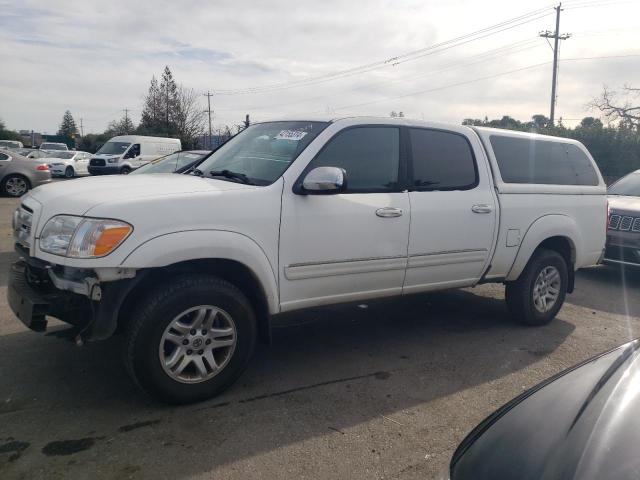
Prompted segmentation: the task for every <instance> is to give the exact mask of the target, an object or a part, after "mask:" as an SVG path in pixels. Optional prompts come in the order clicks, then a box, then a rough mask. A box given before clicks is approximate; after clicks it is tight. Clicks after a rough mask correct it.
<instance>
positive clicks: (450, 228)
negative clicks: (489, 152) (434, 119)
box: [403, 127, 496, 293]
mask: <svg viewBox="0 0 640 480" xmlns="http://www.w3.org/2000/svg"><path fill="white" fill-rule="evenodd" d="M408 137H409V138H408V149H409V152H410V159H411V161H410V164H409V183H410V185H411V186H410V192H409V200H410V203H411V229H410V235H409V250H408V256H409V259H408V265H407V274H406V278H405V282H404V288H403V293H412V292H418V291H424V290H430V289H435V288H446V287H458V286H466V285H472V284H474V283H475V282H476V281H477V280H478V279H480V277H481V276H482V274H483V272H484V270H485V269H486V268H487V266H488V265H487V264H488V260H489V256H490V252H491V247H492V245H493V239H494V235H495V228H496V202H495V197H494V194H493V192H492V190H491V182H490V176H489V175H490V174H489V170H488V165H487V161H486V159H485V156H484V150H483V149H482V146H481V144H480V141H479V140H478V138H477V137H476V136H475V135H473V134H472V133H471V132H469V131H467V129H464V128H463V127H460V129H457V128H456V127H452V128H451V130H442V129H429V128H415V127H409V132H408Z"/></svg>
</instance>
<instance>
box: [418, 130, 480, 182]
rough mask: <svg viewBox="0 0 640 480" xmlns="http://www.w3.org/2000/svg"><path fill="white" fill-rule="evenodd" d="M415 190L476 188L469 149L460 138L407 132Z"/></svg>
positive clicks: (451, 134) (476, 175)
mask: <svg viewBox="0 0 640 480" xmlns="http://www.w3.org/2000/svg"><path fill="white" fill-rule="evenodd" d="M410 138H411V151H412V158H413V186H414V188H415V189H416V190H469V189H471V188H474V187H475V186H476V185H477V184H478V171H477V168H476V162H475V159H474V156H473V152H472V150H471V145H469V142H468V141H467V139H466V138H465V137H463V136H462V135H459V134H456V133H451V132H443V131H440V130H427V129H419V128H412V129H410Z"/></svg>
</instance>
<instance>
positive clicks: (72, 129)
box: [58, 110, 78, 138]
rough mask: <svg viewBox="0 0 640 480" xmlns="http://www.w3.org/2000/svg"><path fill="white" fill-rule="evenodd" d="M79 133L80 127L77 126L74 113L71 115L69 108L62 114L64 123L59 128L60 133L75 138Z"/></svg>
mask: <svg viewBox="0 0 640 480" xmlns="http://www.w3.org/2000/svg"><path fill="white" fill-rule="evenodd" d="M77 133H78V127H77V126H76V122H75V120H74V119H73V115H71V112H70V111H69V110H67V111H66V112H64V115H63V116H62V123H61V124H60V127H59V128H58V135H61V136H63V137H67V138H75V136H76V134H77Z"/></svg>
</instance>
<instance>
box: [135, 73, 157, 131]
mask: <svg viewBox="0 0 640 480" xmlns="http://www.w3.org/2000/svg"><path fill="white" fill-rule="evenodd" d="M160 101H161V98H160V88H159V87H158V80H157V79H156V76H155V75H154V76H153V77H152V78H151V84H150V85H149V92H148V93H147V95H146V97H145V98H144V105H143V107H142V116H141V118H140V126H139V127H138V128H139V129H140V131H141V132H143V133H161V132H162V128H161V127H162V125H161V118H162V115H161V112H160Z"/></svg>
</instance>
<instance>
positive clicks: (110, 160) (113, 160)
mask: <svg viewBox="0 0 640 480" xmlns="http://www.w3.org/2000/svg"><path fill="white" fill-rule="evenodd" d="M118 160H120V159H119V158H107V162H109V163H118Z"/></svg>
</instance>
